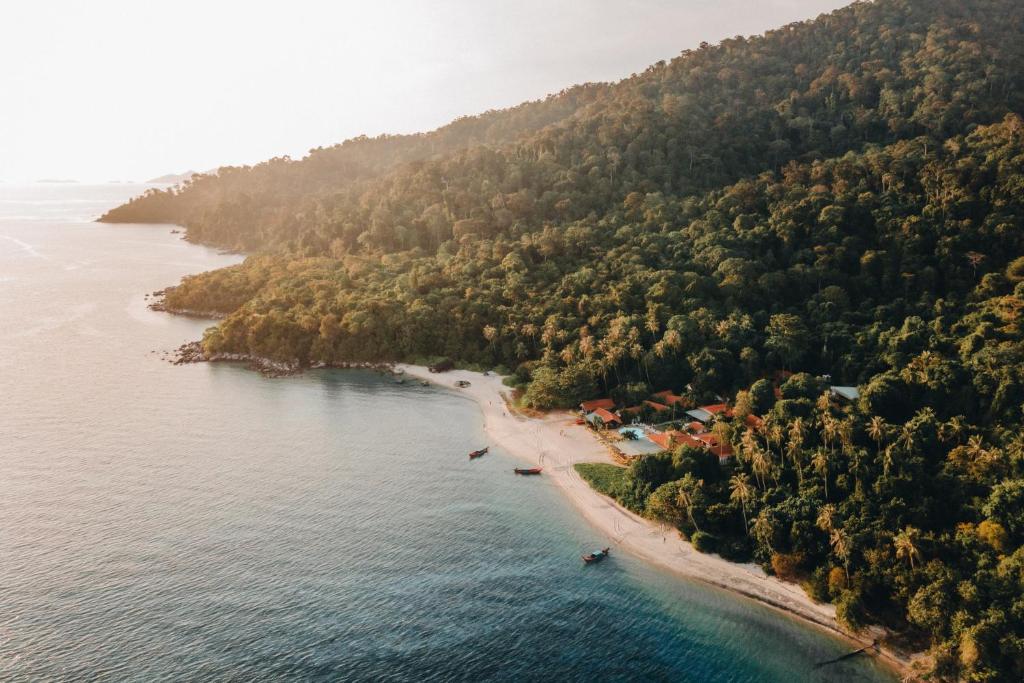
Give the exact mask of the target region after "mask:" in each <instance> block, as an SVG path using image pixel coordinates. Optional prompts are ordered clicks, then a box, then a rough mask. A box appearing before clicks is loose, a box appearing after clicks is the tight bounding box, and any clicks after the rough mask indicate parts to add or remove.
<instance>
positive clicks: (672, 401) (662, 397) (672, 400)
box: [651, 389, 684, 406]
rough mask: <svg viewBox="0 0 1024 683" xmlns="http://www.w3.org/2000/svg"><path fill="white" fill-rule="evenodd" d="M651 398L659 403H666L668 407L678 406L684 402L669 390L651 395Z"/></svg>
mask: <svg viewBox="0 0 1024 683" xmlns="http://www.w3.org/2000/svg"><path fill="white" fill-rule="evenodd" d="M651 398H656V399H658V400H659V401H660V402H662V403H666V404H668V405H670V406H674V405H679V404H680V403H682V402H683V400H684V399H683V397H682V396H677V395H676V394H673V393H672V390H671V389H665V391H659V392H658V393H656V394H651Z"/></svg>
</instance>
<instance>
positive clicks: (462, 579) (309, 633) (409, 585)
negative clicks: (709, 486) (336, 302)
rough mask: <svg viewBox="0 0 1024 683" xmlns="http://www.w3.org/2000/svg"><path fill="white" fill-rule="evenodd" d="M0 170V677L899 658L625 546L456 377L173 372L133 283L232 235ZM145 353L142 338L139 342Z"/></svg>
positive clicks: (366, 676) (157, 318)
mask: <svg viewBox="0 0 1024 683" xmlns="http://www.w3.org/2000/svg"><path fill="white" fill-rule="evenodd" d="M140 189H141V188H140V187H138V186H123V185H110V186H101V187H88V186H76V185H70V186H34V187H11V186H2V185H0V679H2V680H5V681H63V680H68V681H78V680H110V681H121V680H132V681H162V680H168V681H170V680H175V681H177V680H204V681H271V680H332V681H333V680H339V681H342V680H374V681H434V680H473V681H478V680H515V681H519V680H537V681H542V680H543V681H573V680H655V681H657V680H664V681H701V682H706V683H710V682H712V681H758V682H762V681H826V680H835V681H840V680H841V681H850V680H854V681H858V680H859V681H881V680H892V679H891V677H890V676H888V675H887V674H886V673H885V672H884V671H882V670H881V669H880V668H879V667H878V665H877V664H876V663H874V662H873V661H871V660H867V659H864V660H857V661H852V662H849V663H844V664H842V665H838V666H833V667H829V668H826V669H821V670H814V669H813V668H812V667H813V665H814V663H815V662H818V661H821V660H825V659H829V658H832V657H835V656H837V655H838V654H840V653H842V652H845V651H847V650H848V649H849V646H848V645H846V644H844V643H841V642H839V641H836V640H833V639H832V638H830V637H828V636H825V635H822V634H820V633H818V632H817V631H814V630H810V629H808V628H806V627H804V626H802V625H800V624H798V623H796V622H794V621H792V620H790V619H788V618H786V617H783V616H780V615H779V614H778V613H776V612H773V611H771V610H768V609H766V608H762V607H760V606H758V605H755V604H753V603H751V602H749V601H747V600H745V599H742V598H736V597H734V596H731V595H729V594H726V593H724V592H720V591H718V590H715V589H711V588H707V587H704V586H701V585H698V584H694V583H692V582H687V581H684V580H682V579H679V578H678V577H675V576H671V575H668V574H665V573H662V572H660V571H658V570H655V569H652V568H649V567H647V566H645V565H644V564H643V563H641V562H639V561H637V560H634V559H632V558H630V557H626V556H623V555H622V554H619V555H613V557H612V559H610V560H609V561H607V562H605V563H603V564H601V565H598V566H595V567H588V568H584V567H583V566H582V565H581V563H580V561H579V555H580V553H581V552H582V551H585V550H589V549H592V548H595V547H601V546H603V545H604V544H606V542H607V539H606V538H603V537H602V536H601V535H600V534H598V533H596V532H595V531H594V530H593V529H592V528H590V527H589V526H588V525H587V524H586V523H585V522H583V521H581V520H580V519H579V518H578V516H577V514H575V512H574V511H573V510H572V508H571V506H570V504H569V503H568V502H567V501H565V500H564V499H563V498H562V497H561V496H560V494H559V493H558V491H557V490H555V489H553V488H552V486H551V485H550V484H549V483H548V482H546V481H545V480H544V478H543V477H531V478H525V477H519V478H517V477H515V476H514V475H513V474H512V472H511V468H512V467H513V466H514V465H516V464H518V463H516V462H515V461H514V460H512V459H510V458H509V457H508V456H507V455H505V454H503V453H501V452H500V450H499V451H494V450H493V449H492V454H491V455H489V456H487V457H485V458H483V459H481V460H479V461H476V462H472V463H470V462H469V461H468V460H467V458H466V457H465V453H466V452H467V451H469V450H471V449H473V448H477V447H479V446H480V445H482V444H483V443H485V438H484V435H483V433H482V425H481V420H480V416H479V413H478V411H477V409H476V407H475V406H474V405H472V404H471V403H469V402H467V401H466V400H465V399H462V398H461V397H459V396H458V395H456V394H453V393H448V392H445V391H443V390H439V389H432V388H423V387H419V386H415V387H414V386H398V385H395V384H393V383H391V382H390V381H388V380H387V379H384V378H380V377H377V376H375V375H372V374H369V373H361V372H337V371H323V372H312V373H308V374H306V375H304V376H301V377H297V378H290V379H276V380H269V379H265V378H263V377H260V376H259V375H257V374H254V373H251V372H248V371H246V370H245V369H243V368H241V367H232V366H227V365H191V366H182V367H175V366H171V365H169V364H167V363H165V362H162V361H161V359H160V353H159V352H160V351H165V350H169V349H172V348H174V347H176V346H177V345H178V344H180V343H182V342H184V341H188V340H192V339H195V338H198V337H199V335H200V334H201V332H202V330H203V328H204V327H205V326H206V323H204V322H202V321H196V320H188V319H183V318H177V317H173V316H169V315H164V314H159V313H154V312H151V311H149V310H147V308H146V302H145V300H144V298H143V295H144V293H146V292H150V291H153V290H155V289H159V288H162V287H164V286H165V285H167V284H171V283H174V282H176V281H177V279H178V278H180V277H181V276H182V275H184V274H187V273H193V272H198V271H201V270H206V269H210V268H215V267H218V266H223V265H227V264H229V263H232V262H233V261H235V260H236V257H231V256H224V255H218V254H217V253H216V252H214V251H211V250H208V249H205V248H202V247H196V246H192V245H188V244H186V243H185V242H182V241H181V240H180V239H178V237H177V236H176V235H172V234H170V229H171V228H170V226H116V227H112V226H105V225H99V224H96V223H92V222H88V221H89V219H90V218H92V217H94V216H96V215H98V214H99V213H101V212H102V211H103V210H104V209H105V208H107V207H109V206H111V205H113V204H116V203H118V202H119V201H121V200H122V199H124V198H126V197H127V196H130V195H132V194H135V193H137V192H139V191H140ZM154 351H156V352H157V353H154Z"/></svg>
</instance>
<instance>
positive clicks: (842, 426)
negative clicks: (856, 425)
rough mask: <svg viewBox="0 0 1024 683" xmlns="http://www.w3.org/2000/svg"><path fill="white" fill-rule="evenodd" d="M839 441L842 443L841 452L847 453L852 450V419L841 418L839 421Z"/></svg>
mask: <svg viewBox="0 0 1024 683" xmlns="http://www.w3.org/2000/svg"><path fill="white" fill-rule="evenodd" d="M839 443H840V444H842V449H843V454H844V455H849V454H850V453H851V452H852V451H853V420H852V419H850V420H842V421H840V423H839Z"/></svg>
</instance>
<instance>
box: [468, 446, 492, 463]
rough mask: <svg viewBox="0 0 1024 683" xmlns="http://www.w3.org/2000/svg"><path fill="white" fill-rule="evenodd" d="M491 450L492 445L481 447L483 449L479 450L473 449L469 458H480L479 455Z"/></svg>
mask: <svg viewBox="0 0 1024 683" xmlns="http://www.w3.org/2000/svg"><path fill="white" fill-rule="evenodd" d="M489 450H491V447H490V446H485V447H484V448H481V449H480V450H478V451H472V452H471V453H470V454H469V459H470V460H473V459H474V458H479V457H480V456H481V455H484V454H485V453H487V451H489Z"/></svg>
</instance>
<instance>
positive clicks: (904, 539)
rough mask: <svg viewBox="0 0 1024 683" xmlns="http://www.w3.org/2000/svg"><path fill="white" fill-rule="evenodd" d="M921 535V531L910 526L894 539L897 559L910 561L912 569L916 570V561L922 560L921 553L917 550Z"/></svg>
mask: <svg viewBox="0 0 1024 683" xmlns="http://www.w3.org/2000/svg"><path fill="white" fill-rule="evenodd" d="M920 534H921V532H920V530H918V529H915V528H914V527H912V526H908V527H905V528H904V529H903V531H901V532H899V533H898V534H896V535H895V536H893V539H892V543H893V545H894V546H896V557H898V558H900V559H906V560H908V561H909V562H910V568H911V569H913V568H914V560H915V559H920V558H921V553H920V552H919V551H918V549H917V544H918V538H919V536H920Z"/></svg>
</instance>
